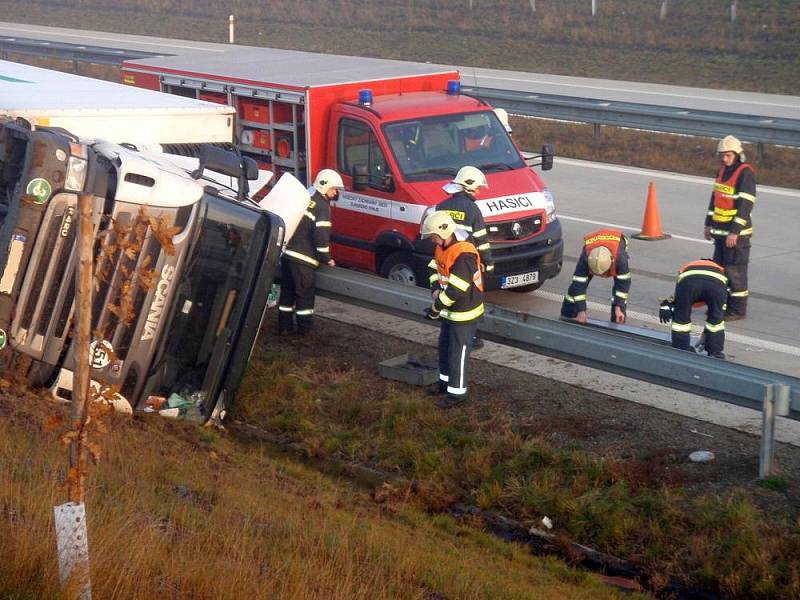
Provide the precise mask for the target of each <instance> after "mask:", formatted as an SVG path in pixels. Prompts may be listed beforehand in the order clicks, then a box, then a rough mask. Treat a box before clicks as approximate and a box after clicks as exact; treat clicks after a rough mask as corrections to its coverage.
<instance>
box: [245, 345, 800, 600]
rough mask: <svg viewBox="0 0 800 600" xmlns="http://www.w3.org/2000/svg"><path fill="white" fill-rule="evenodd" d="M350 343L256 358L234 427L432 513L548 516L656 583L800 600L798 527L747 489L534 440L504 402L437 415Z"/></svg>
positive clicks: (532, 519)
mask: <svg viewBox="0 0 800 600" xmlns="http://www.w3.org/2000/svg"><path fill="white" fill-rule="evenodd" d="M341 334H342V332H339V336H341ZM348 335H349V338H348V339H341V340H340V339H339V337H337V340H336V344H337V346H336V348H339V349H338V350H337V349H336V348H333V349H331V350H330V351H329V352H328V355H327V356H326V357H322V358H313V357H311V356H309V353H308V350H307V349H308V347H309V346H307V345H306V346H303V345H299V347H298V346H297V345H295V346H292V345H288V346H284V347H283V348H281V349H280V350H272V351H264V352H263V353H262V354H260V355H259V356H257V357H256V358H255V359H254V360H253V361H252V363H251V367H250V370H249V374H248V376H247V379H246V382H245V385H244V387H243V389H242V390H241V391H240V393H239V396H238V398H239V400H238V408H237V409H236V416H237V417H239V418H242V419H245V420H246V421H248V422H252V423H256V424H258V425H260V426H261V427H264V428H266V429H267V430H268V431H270V432H272V433H273V434H274V435H277V436H281V437H282V438H283V439H285V440H286V441H287V442H292V443H296V444H300V445H301V446H302V447H303V448H304V450H305V452H306V453H307V454H308V455H309V456H313V457H335V458H336V459H337V460H345V461H353V462H356V463H361V464H366V465H370V466H372V467H376V468H378V469H380V470H383V471H385V472H388V473H392V474H399V475H402V476H403V477H405V478H406V479H407V480H408V481H411V482H413V484H412V485H411V486H410V488H411V490H412V496H413V497H414V498H415V501H416V502H419V503H422V504H423V506H425V507H427V508H428V510H431V511H439V510H442V509H444V508H446V507H448V506H450V505H451V504H452V503H454V502H455V501H461V502H466V503H469V504H474V505H477V506H479V507H481V508H483V509H488V510H492V511H498V512H500V513H503V514H506V515H510V516H512V517H514V518H516V519H518V520H520V521H521V522H523V523H524V524H525V525H526V526H529V525H536V526H539V527H541V525H539V523H540V520H541V519H542V517H543V516H544V515H546V516H549V517H550V518H551V519H552V520H553V521H554V522H555V523H556V529H555V531H557V532H558V533H559V534H560V535H564V536H567V537H568V538H570V539H573V540H577V541H579V542H580V543H584V544H588V545H590V546H592V547H595V548H596V549H599V550H602V551H605V552H608V553H611V554H614V555H617V556H620V557H623V558H626V559H629V560H632V561H634V562H636V563H638V564H639V565H641V566H643V567H645V569H646V570H648V571H650V572H651V573H655V574H656V576H655V577H654V578H653V579H652V580H651V585H655V586H658V583H659V581H660V580H661V581H664V580H665V579H662V578H666V577H673V578H678V579H680V580H683V581H684V582H688V583H689V584H690V585H694V586H700V587H703V588H705V589H709V590H715V591H718V592H720V593H722V594H724V595H726V596H729V597H752V598H787V599H788V598H796V597H798V595H800V563H798V560H797V556H799V555H800V554H798V553H800V523H798V522H797V520H796V519H793V518H784V519H781V518H778V519H776V518H774V516H769V517H768V516H767V515H765V514H764V513H762V511H761V510H760V509H759V508H758V507H757V506H756V505H755V503H754V502H753V499H752V498H751V497H750V495H749V494H748V493H746V492H744V491H741V492H736V493H726V494H725V495H724V496H715V495H704V496H697V495H696V494H693V493H692V492H691V491H689V490H688V489H684V488H682V487H681V481H680V477H675V476H670V473H671V472H674V471H668V470H666V469H664V468H663V465H660V464H659V461H658V460H657V457H652V458H653V460H638V459H627V460H615V459H605V458H603V457H598V456H595V455H592V454H587V453H586V452H583V451H579V450H577V449H575V448H574V447H571V446H569V445H566V446H563V447H558V445H555V444H554V443H553V441H552V439H551V438H550V437H544V436H542V435H539V436H528V435H526V434H525V433H523V428H522V426H521V421H522V420H523V419H522V415H513V414H511V409H510V408H509V407H508V406H506V405H504V404H503V403H502V401H501V400H500V399H499V398H483V399H480V400H479V401H477V402H473V403H471V404H470V406H469V407H468V408H466V409H463V410H461V409H460V410H454V411H441V410H438V409H436V408H435V407H434V406H433V405H432V403H431V401H430V399H429V398H427V397H426V396H425V395H424V394H423V393H421V392H419V391H417V390H415V389H411V388H409V387H408V386H403V385H400V384H393V383H390V382H387V381H385V380H382V379H380V378H379V377H377V375H375V374H373V373H371V372H365V371H364V370H363V369H359V368H355V367H349V366H346V363H343V357H342V352H343V350H342V348H343V347H344V346H343V345H346V344H352V345H353V347H355V345H357V344H358V335H359V334H358V332H357V331H352V332H348ZM345 337H348V336H347V335H346V336H345ZM350 338H351V339H350ZM328 343H329V344H330V343H331V342H330V340H329V341H328ZM304 347H305V348H306V351H305V352H304V350H303V348H304ZM363 351H364V352H366V353H369V350H367V349H366V348H363ZM317 354H318V353H317V352H315V353H314V356H316V355H317ZM374 358H375V357H374V356H373V359H374ZM538 393H539V394H541V393H544V394H547V393H548V392H547V390H546V389H541V388H540V389H539V391H538ZM542 401H543V402H548V400H545V399H543V400H542ZM525 418H526V419H527V418H533V419H535V416H534V417H531V416H530V415H527V414H526V416H525ZM587 418H588V417H587ZM406 493H407V492H406Z"/></svg>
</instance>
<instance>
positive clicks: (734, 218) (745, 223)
mask: <svg viewBox="0 0 800 600" xmlns="http://www.w3.org/2000/svg"><path fill="white" fill-rule="evenodd" d="M733 222H734V223H737V224H739V225H747V221H746V220H744V219H742V218H741V217H733Z"/></svg>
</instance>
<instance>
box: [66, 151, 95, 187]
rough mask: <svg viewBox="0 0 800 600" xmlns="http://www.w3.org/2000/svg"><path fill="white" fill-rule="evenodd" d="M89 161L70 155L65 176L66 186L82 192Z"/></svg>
mask: <svg viewBox="0 0 800 600" xmlns="http://www.w3.org/2000/svg"><path fill="white" fill-rule="evenodd" d="M88 165H89V163H88V161H86V160H83V159H82V158H78V157H77V156H70V157H69V162H68V163H67V176H66V177H65V178H64V188H66V189H67V190H69V191H71V192H82V191H83V184H84V183H86V170H87V168H88Z"/></svg>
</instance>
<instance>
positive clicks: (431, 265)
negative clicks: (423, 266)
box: [428, 258, 436, 269]
mask: <svg viewBox="0 0 800 600" xmlns="http://www.w3.org/2000/svg"><path fill="white" fill-rule="evenodd" d="M428 266H429V267H430V268H431V269H435V268H436V259H434V258H432V259H431V261H430V262H429V263H428Z"/></svg>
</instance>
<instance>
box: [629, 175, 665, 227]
mask: <svg viewBox="0 0 800 600" xmlns="http://www.w3.org/2000/svg"><path fill="white" fill-rule="evenodd" d="M633 237H635V238H636V239H637V240H645V241H648V242H655V241H656V240H666V239H669V238H670V237H672V236H671V235H669V234H668V233H664V232H663V231H662V230H661V215H659V214H658V200H656V184H655V183H653V182H652V181H651V182H650V185H649V186H648V187H647V206H646V207H645V209H644V221H643V222H642V230H641V231H640V232H639V233H637V234H634V236H633Z"/></svg>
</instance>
